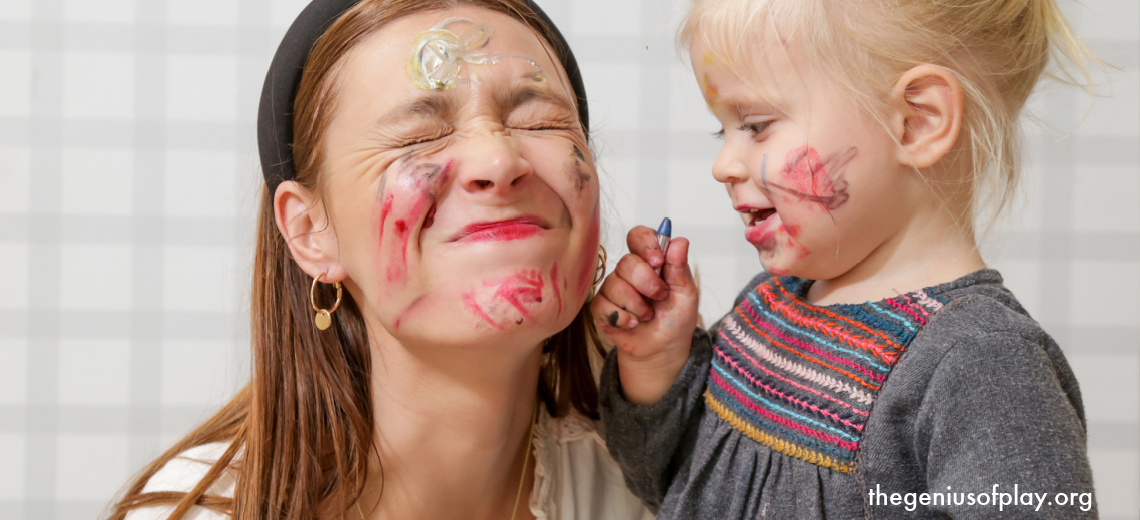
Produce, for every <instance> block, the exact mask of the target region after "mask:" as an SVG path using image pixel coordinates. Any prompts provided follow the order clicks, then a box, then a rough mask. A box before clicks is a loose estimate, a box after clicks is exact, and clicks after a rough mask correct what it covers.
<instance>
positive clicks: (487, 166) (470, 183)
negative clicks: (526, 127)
mask: <svg viewBox="0 0 1140 520" xmlns="http://www.w3.org/2000/svg"><path fill="white" fill-rule="evenodd" d="M466 146H468V147H469V153H468V154H467V156H468V160H467V161H464V163H465V164H463V165H462V166H461V167H460V168H459V174H458V178H457V179H456V180H457V181H458V182H459V184H460V186H462V187H463V189H465V190H467V191H468V192H471V193H488V194H491V193H494V194H504V193H508V192H509V191H511V190H513V189H516V188H519V187H521V186H522V185H523V184H525V183H526V181H527V180H528V179H529V178H530V177H531V175H533V173H534V169H533V167H532V166H531V164H530V162H529V161H527V160H526V159H525V158H523V156H522V153H521V151H520V150H519V144H518V142H517V141H516V140H515V139H514V138H512V137H510V136H509V135H507V134H506V132H504V131H502V130H494V131H486V132H482V133H480V134H478V135H475V136H471V137H470V138H469V140H468V142H467V143H466Z"/></svg>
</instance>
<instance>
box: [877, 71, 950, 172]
mask: <svg viewBox="0 0 1140 520" xmlns="http://www.w3.org/2000/svg"><path fill="white" fill-rule="evenodd" d="M891 100H892V102H893V103H892V104H893V105H894V106H895V107H897V111H896V112H895V114H896V117H895V118H894V121H893V124H892V127H893V128H892V131H893V132H894V135H895V138H897V139H898V142H899V143H901V144H902V149H901V150H900V153H901V156H900V158H899V159H900V161H901V162H903V163H904V164H908V165H911V166H914V167H917V168H927V167H930V166H932V165H934V164H935V163H937V162H938V161H939V160H940V159H942V157H944V156H945V155H946V154H947V153H949V152H950V150H952V149H953V148H954V143H955V142H956V141H957V140H958V133H959V131H960V129H961V127H962V110H963V105H964V103H965V101H964V99H963V93H962V85H961V83H959V82H958V78H957V76H955V75H954V73H953V72H950V71H949V70H948V69H946V68H945V67H939V66H937V65H931V64H928V63H924V64H922V65H917V66H915V67H913V68H911V69H910V70H908V71H906V72H904V73H903V75H902V77H900V78H899V80H898V81H897V82H896V83H895V86H894V90H893V91H892V92H891Z"/></svg>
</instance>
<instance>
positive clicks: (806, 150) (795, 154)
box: [783, 146, 831, 196]
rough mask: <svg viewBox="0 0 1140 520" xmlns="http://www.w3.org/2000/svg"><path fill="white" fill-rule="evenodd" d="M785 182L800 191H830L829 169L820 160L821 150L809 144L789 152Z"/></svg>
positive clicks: (815, 193) (817, 192)
mask: <svg viewBox="0 0 1140 520" xmlns="http://www.w3.org/2000/svg"><path fill="white" fill-rule="evenodd" d="M783 177H784V182H785V183H787V184H788V187H789V188H791V189H793V190H796V191H798V192H800V193H810V194H812V195H815V196H820V195H826V194H821V193H820V192H819V190H826V191H830V189H831V187H830V184H831V183H830V182H829V181H828V179H827V170H826V169H825V168H824V167H823V162H822V161H820V160H819V152H817V151H815V149H814V148H811V147H809V146H801V147H799V148H796V149H795V150H792V151H791V152H788V156H787V158H786V162H785V163H784V170H783Z"/></svg>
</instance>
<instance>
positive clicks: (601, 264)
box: [594, 244, 606, 289]
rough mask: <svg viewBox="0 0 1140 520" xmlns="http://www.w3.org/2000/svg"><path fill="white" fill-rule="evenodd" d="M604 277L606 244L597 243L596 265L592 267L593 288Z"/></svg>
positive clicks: (596, 286)
mask: <svg viewBox="0 0 1140 520" xmlns="http://www.w3.org/2000/svg"><path fill="white" fill-rule="evenodd" d="M605 279H606V246H603V245H601V244H598V266H597V267H595V268H594V288H595V289H597V288H598V284H600V283H602V280H605Z"/></svg>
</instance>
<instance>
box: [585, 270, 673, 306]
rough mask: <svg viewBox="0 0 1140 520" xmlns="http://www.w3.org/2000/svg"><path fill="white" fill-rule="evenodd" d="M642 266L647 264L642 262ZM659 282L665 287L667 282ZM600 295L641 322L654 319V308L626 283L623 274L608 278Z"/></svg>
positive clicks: (634, 288)
mask: <svg viewBox="0 0 1140 520" xmlns="http://www.w3.org/2000/svg"><path fill="white" fill-rule="evenodd" d="M619 265H620V263H619ZM642 265H643V266H644V265H646V264H645V263H644V262H642ZM658 282H660V283H661V285H665V282H661V281H660V280H658ZM599 294H601V295H602V296H604V297H605V298H606V299H607V300H609V301H610V302H611V303H613V304H614V305H616V306H617V307H619V308H620V309H621V310H623V311H626V312H628V313H630V314H632V315H634V316H637V318H638V319H639V320H641V321H649V320H651V319H653V307H651V306H650V305H649V303H648V302H646V301H645V297H644V296H642V295H641V293H640V292H639V291H638V289H637V288H636V287H634V286H633V285H631V284H630V283H629V282H628V281H626V280H625V279H624V277H622V276H621V274H618V273H616V272H615V274H611V275H610V276H607V277H606V281H604V282H602V287H601V290H600V291H599Z"/></svg>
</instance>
